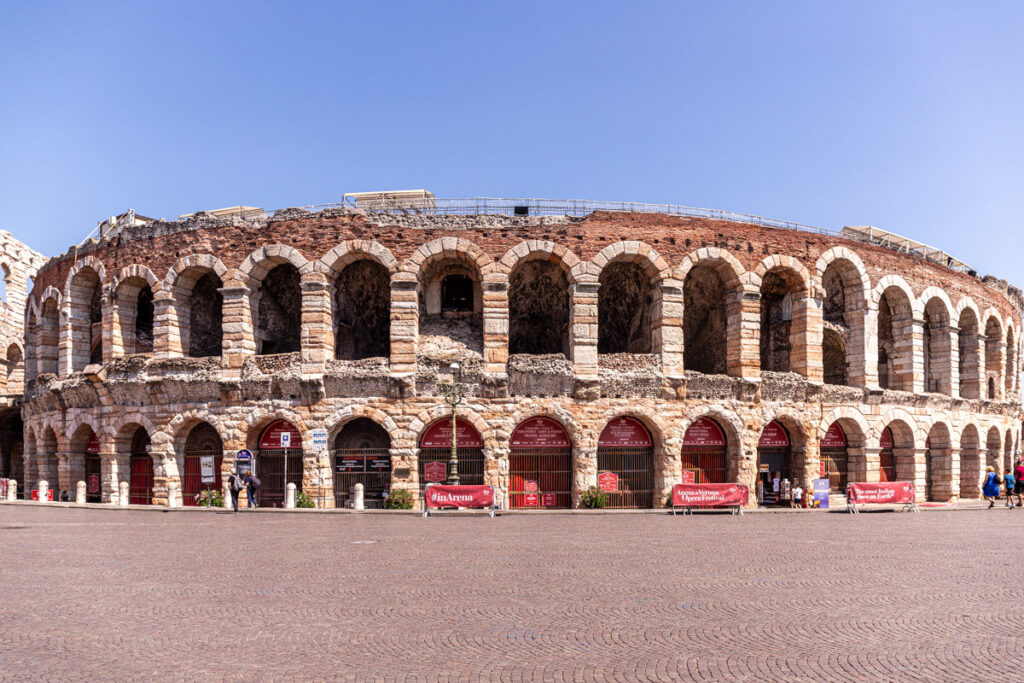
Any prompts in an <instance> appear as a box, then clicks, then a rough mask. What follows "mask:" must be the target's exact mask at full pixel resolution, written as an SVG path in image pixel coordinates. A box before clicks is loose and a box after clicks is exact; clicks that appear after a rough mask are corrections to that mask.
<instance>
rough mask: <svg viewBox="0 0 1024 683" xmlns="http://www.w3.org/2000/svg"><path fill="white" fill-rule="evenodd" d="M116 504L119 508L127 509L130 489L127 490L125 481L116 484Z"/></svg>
mask: <svg viewBox="0 0 1024 683" xmlns="http://www.w3.org/2000/svg"><path fill="white" fill-rule="evenodd" d="M117 488H118V494H117V502H118V505H120V506H121V507H127V506H128V504H129V503H130V502H131V493H130V492H131V489H130V488H129V485H128V482H127V481H122V482H121V483H120V484H118V487H117Z"/></svg>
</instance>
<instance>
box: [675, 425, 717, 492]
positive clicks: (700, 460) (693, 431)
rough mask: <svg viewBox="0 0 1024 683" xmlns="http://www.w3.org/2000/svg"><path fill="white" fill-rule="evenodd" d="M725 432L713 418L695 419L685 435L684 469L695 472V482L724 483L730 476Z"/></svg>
mask: <svg viewBox="0 0 1024 683" xmlns="http://www.w3.org/2000/svg"><path fill="white" fill-rule="evenodd" d="M725 452H726V441H725V433H724V432H723V431H722V429H721V427H719V426H718V423H717V422H715V421H714V420H712V419H711V418H707V417H702V418H700V419H699V420H697V421H695V422H694V423H693V424H692V425H690V427H689V428H688V429H687V430H686V434H685V435H683V450H682V465H683V470H688V471H691V472H693V483H695V484H724V483H725V482H726V481H727V477H728V466H727V464H726V458H725Z"/></svg>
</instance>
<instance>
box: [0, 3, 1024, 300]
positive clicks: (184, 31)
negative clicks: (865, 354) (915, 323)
mask: <svg viewBox="0 0 1024 683" xmlns="http://www.w3.org/2000/svg"><path fill="white" fill-rule="evenodd" d="M1022 29H1024V3H1021V2H987V1H986V2H958V3H952V2H948V3H947V2H939V1H937V0H928V1H924V2H891V1H889V2H866V1H864V0H858V1H856V2H822V1H820V0H814V1H808V2H782V1H773V2H764V1H763V0H757V1H751V2H728V1H724V2H700V3H698V2H682V1H680V0H676V1H674V2H662V3H655V2H631V3H626V2H605V1H604V0H590V1H588V2H578V3H570V2H557V1H552V0H545V1H541V2H532V1H529V2H526V1H522V0H519V1H517V2H504V3H488V2H479V0H477V1H475V2H464V3H462V2H422V1H420V2H415V3H413V2H409V3H405V2H381V1H374V2H363V3H350V4H346V3H342V2H323V3H318V2H280V3H265V2H252V1H247V2H209V1H208V2H201V3H200V2H197V3H185V2H167V1H166V0H162V1H155V2H147V1H144V0H133V1H132V2H124V3H101V2H67V3H60V2H42V1H41V2H16V1H15V0H0V229H6V230H10V231H11V232H12V233H14V235H15V236H17V237H18V238H20V239H23V240H25V241H26V242H28V243H29V244H30V245H31V246H33V247H34V248H36V249H38V250H40V251H42V252H44V253H45V254H47V255H53V254H56V253H60V252H63V251H64V250H65V249H66V248H67V247H68V246H69V245H71V244H74V243H76V242H78V241H79V240H81V239H82V238H83V237H85V235H86V234H88V233H89V232H90V230H92V229H93V228H94V227H95V225H96V222H97V221H99V220H101V219H103V218H104V217H106V216H109V215H114V214H117V213H121V212H123V211H124V210H126V209H128V208H134V209H135V210H136V211H138V212H139V213H142V214H144V215H148V216H155V217H166V218H174V217H176V216H177V215H178V214H181V213H186V212H190V211H195V210H199V209H211V208H217V207H221V206H230V205H235V204H252V205H256V206H262V207H265V208H268V209H274V208H283V207H287V206H300V205H306V204H319V203H326V202H332V201H338V200H339V199H340V197H341V195H342V193H344V192H359V191H370V190H384V189H405V188H421V187H422V188H427V189H429V190H431V191H433V192H434V193H435V194H436V195H437V196H439V197H467V196H478V195H481V196H496V197H544V198H581V199H595V200H630V201H641V202H656V203H677V204H688V205H692V206H704V207H711V208H719V209H728V210H732V211H738V212H744V213H755V214H760V215H764V216H770V217H773V218H782V219H787V220H793V221H799V222H802V223H808V224H811V225H817V226H821V227H825V228H832V229H839V228H841V227H842V226H843V225H875V226H878V227H881V228H884V229H887V230H891V231H893V232H897V233H900V234H903V235H906V236H909V237H913V238H915V239H918V240H921V241H924V242H927V243H930V244H933V245H934V246H937V247H940V248H942V249H945V250H946V251H948V252H950V253H952V254H953V255H954V256H957V257H958V258H961V259H962V260H964V261H966V262H968V263H969V264H971V265H972V266H974V267H975V268H976V269H977V270H979V271H980V272H982V273H992V274H995V275H999V276H1000V277H1005V278H1008V279H1010V280H1011V281H1013V282H1015V283H1016V284H1017V285H1024V266H1022V265H1021V261H1022V253H1024V249H1022V247H1024V235H1022V233H1024V231H1022V229H1021V228H1022V223H1024V128H1022V123H1024V38H1022V36H1024V30H1022Z"/></svg>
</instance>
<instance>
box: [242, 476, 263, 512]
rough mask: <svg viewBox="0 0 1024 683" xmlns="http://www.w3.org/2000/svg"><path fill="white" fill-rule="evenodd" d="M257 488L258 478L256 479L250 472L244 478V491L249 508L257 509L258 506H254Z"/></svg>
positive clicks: (258, 484)
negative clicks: (247, 497) (247, 495)
mask: <svg viewBox="0 0 1024 683" xmlns="http://www.w3.org/2000/svg"><path fill="white" fill-rule="evenodd" d="M259 488H260V478H259V477H257V476H256V475H255V474H253V473H252V472H250V473H249V476H247V477H246V478H245V490H246V493H248V494H249V507H251V508H254V509H255V508H257V507H259V506H258V505H256V491H258V490H259Z"/></svg>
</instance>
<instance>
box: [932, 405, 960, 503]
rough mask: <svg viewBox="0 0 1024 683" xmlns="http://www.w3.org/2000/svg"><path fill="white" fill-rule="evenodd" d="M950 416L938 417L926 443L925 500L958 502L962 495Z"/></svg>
mask: <svg viewBox="0 0 1024 683" xmlns="http://www.w3.org/2000/svg"><path fill="white" fill-rule="evenodd" d="M949 424H950V422H949V416H948V415H939V416H936V417H935V418H934V419H933V420H932V422H931V425H930V426H929V427H928V437H927V439H926V441H925V472H924V499H925V500H935V501H951V500H956V498H957V496H958V495H959V493H960V486H959V484H960V481H959V480H960V466H959V465H960V463H959V460H958V459H955V458H953V437H952V431H951V429H950V426H949Z"/></svg>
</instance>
